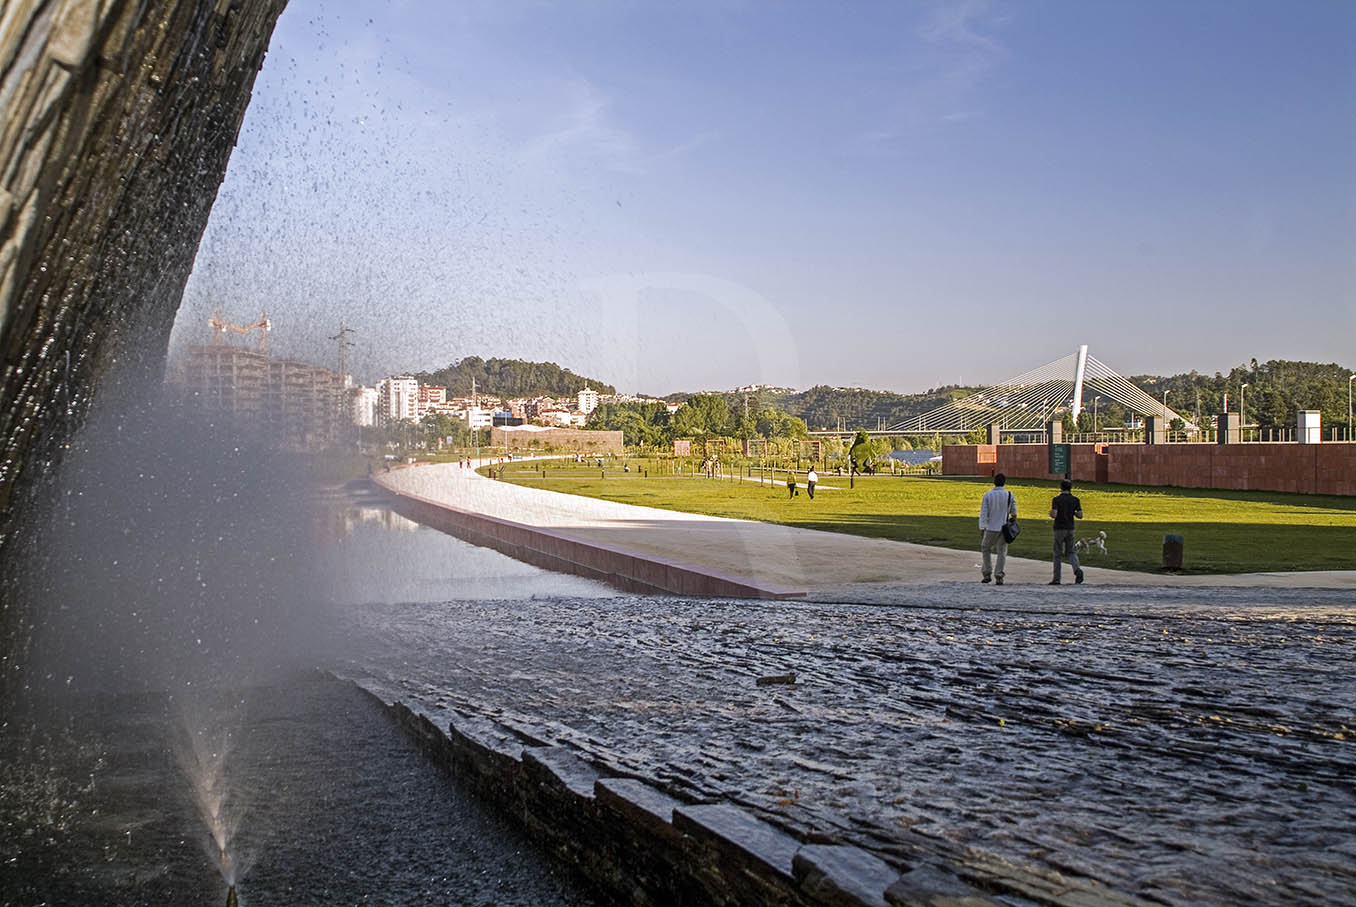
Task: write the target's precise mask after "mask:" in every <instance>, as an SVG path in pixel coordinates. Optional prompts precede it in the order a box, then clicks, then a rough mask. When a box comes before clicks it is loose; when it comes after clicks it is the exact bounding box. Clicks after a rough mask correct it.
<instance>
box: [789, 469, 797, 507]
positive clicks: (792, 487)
mask: <svg viewBox="0 0 1356 907" xmlns="http://www.w3.org/2000/svg"><path fill="white" fill-rule="evenodd" d="M798 494H800V492H799V491H797V490H796V474H795V473H794V472H792V471H791V470H789V469H788V470H787V471H786V497H787V500H790V499H791V498H794V497H795V496H796V495H798Z"/></svg>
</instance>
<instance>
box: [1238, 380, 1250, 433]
mask: <svg viewBox="0 0 1356 907" xmlns="http://www.w3.org/2000/svg"><path fill="white" fill-rule="evenodd" d="M1247 386H1248V383H1247V382H1246V381H1245V382H1243V383H1242V384H1240V385H1239V386H1238V440H1240V441H1242V440H1243V439H1244V438H1245V437H1246V436H1247V431H1248V417H1247V409H1245V408H1244V403H1246V402H1247V401H1246V400H1245V399H1244V397H1243V389H1244V388H1246V387H1247Z"/></svg>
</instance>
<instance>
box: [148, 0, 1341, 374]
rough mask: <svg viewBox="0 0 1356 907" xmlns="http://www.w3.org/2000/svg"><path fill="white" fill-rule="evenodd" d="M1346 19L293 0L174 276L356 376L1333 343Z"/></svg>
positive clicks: (1239, 354) (978, 358) (1017, 8)
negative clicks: (510, 367)
mask: <svg viewBox="0 0 1356 907" xmlns="http://www.w3.org/2000/svg"><path fill="white" fill-rule="evenodd" d="M1354 162H1356V4H1353V3H1350V2H1346V0H1342V2H1331V3H1329V2H1318V0H1307V2H1303V3H1282V2H1275V3H1273V2H1237V0H1235V2H1209V0H1194V2H1191V3H1177V2H1136V3H1130V2H1124V3H1111V2H1065V0H1059V2H1056V0H1029V2H1022V3H996V2H993V3H985V2H963V3H904V2H892V3H859V4H846V5H843V4H824V3H763V2H755V0H744V2H740V0H731V2H714V0H711V2H707V0H691V2H687V3H683V4H671V3H669V4H659V3H626V2H605V0H593V2H577V3H549V2H527V0H524V2H514V0H505V2H483V3H476V2H468V3H457V4H444V3H435V2H422V3H419V2H398V0H392V2H387V3H357V2H349V3H341V2H322V0H291V3H290V4H289V7H288V9H287V10H286V12H285V13H284V14H283V17H282V19H281V21H280V23H279V27H278V30H277V32H276V33H275V35H274V38H273V42H272V45H271V47H270V50H269V54H268V58H267V60H266V61H265V65H264V69H263V70H262V72H261V73H260V75H259V79H258V81H257V83H256V86H255V99H254V102H253V104H252V105H251V108H250V111H249V113H248V114H247V117H246V121H245V126H244V128H243V129H242V133H241V138H240V142H239V146H238V148H237V150H236V153H235V155H234V156H233V158H232V162H231V167H230V171H229V173H228V175H227V179H226V182H225V184H224V185H223V186H222V190H221V193H220V195H219V197H218V203H217V206H216V208H215V209H214V211H213V217H212V223H211V225H210V226H209V229H208V233H207V235H206V237H205V238H204V242H203V245H202V247H201V249H200V252H199V258H198V265H197V267H196V269H195V272H194V276H193V278H192V279H191V281H190V285H189V288H188V291H187V292H186V294H185V304H184V308H183V310H182V311H181V314H180V318H179V323H178V324H177V325H176V329H175V338H174V339H175V343H176V344H183V343H186V342H201V340H202V339H203V338H204V337H205V328H204V325H205V321H206V318H207V315H208V314H210V312H211V310H212V308H213V307H214V306H216V305H221V306H223V308H224V309H225V311H226V312H227V314H228V315H229V316H232V318H233V320H237V321H242V322H243V321H246V320H252V317H253V316H255V315H256V314H257V313H258V311H259V310H260V309H261V308H267V309H268V311H269V313H270V315H271V317H272V318H273V321H274V324H275V330H274V333H273V336H272V338H271V343H272V345H273V348H274V349H275V350H277V351H280V352H284V353H288V354H292V355H298V356H301V357H303V358H310V359H312V360H316V361H324V362H328V361H330V360H332V359H334V358H335V353H334V351H333V345H332V344H330V343H329V342H328V341H327V340H326V339H325V338H327V337H329V336H331V335H333V334H334V333H335V332H336V330H337V328H338V322H339V319H340V317H343V318H344V319H345V321H346V323H347V324H349V325H350V326H352V327H353V328H354V329H355V330H356V332H357V333H356V334H355V335H354V337H353V339H354V341H355V343H356V344H357V345H356V346H355V347H354V348H353V350H352V352H351V362H352V363H353V370H354V371H355V372H356V373H357V375H358V377H359V378H360V379H363V380H367V381H371V380H375V379H376V378H379V377H381V376H383V375H385V374H388V373H393V372H401V371H413V370H421V369H432V368H436V367H438V366H441V365H445V364H447V363H448V362H451V361H453V360H455V359H458V358H461V357H462V356H467V355H473V354H475V355H483V356H487V357H488V356H507V357H521V358H526V359H548V360H552V361H555V362H558V363H560V364H561V365H563V366H566V367H568V368H571V369H573V370H574V371H576V372H580V373H584V374H591V375H595V376H597V377H600V378H602V379H604V380H607V381H610V382H612V383H614V384H617V385H618V386H619V387H620V388H622V389H625V390H630V391H643V392H648V393H669V392H672V391H677V390H697V389H703V388H721V387H732V386H735V385H739V384H747V383H775V384H787V385H791V386H795V387H800V388H803V387H808V386H810V385H812V384H819V383H827V384H835V385H859V386H866V387H873V388H881V389H890V390H898V391H905V392H911V391H920V390H924V389H926V388H928V387H931V386H934V385H937V384H942V383H953V382H958V381H964V382H966V383H976V382H991V381H998V380H1001V379H1004V378H1007V377H1010V376H1012V375H1015V374H1018V373H1021V372H1024V371H1026V370H1028V369H1029V368H1032V367H1035V366H1037V365H1040V364H1041V363H1044V362H1046V361H1049V360H1053V359H1057V358H1060V357H1062V356H1064V355H1066V354H1068V353H1069V352H1072V351H1073V350H1074V349H1075V348H1076V347H1077V346H1078V345H1079V344H1080V343H1088V344H1090V346H1091V352H1092V353H1093V355H1095V356H1097V358H1099V359H1100V360H1102V361H1103V362H1105V363H1107V364H1108V365H1110V366H1112V367H1113V368H1115V369H1117V370H1118V371H1121V372H1122V373H1126V374H1138V373H1174V372H1178V371H1184V370H1190V369H1192V368H1196V369H1199V370H1201V371H1207V372H1208V371H1214V370H1227V369H1228V368H1229V367H1231V366H1233V365H1236V364H1240V363H1243V362H1246V361H1247V360H1248V359H1250V358H1254V357H1255V358H1257V359H1259V360H1266V359H1273V358H1291V359H1313V360H1319V361H1325V362H1326V361H1339V362H1344V363H1346V364H1348V365H1356V163H1354Z"/></svg>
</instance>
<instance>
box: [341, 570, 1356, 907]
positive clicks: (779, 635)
mask: <svg viewBox="0 0 1356 907" xmlns="http://www.w3.org/2000/svg"><path fill="white" fill-rule="evenodd" d="M836 591H837V592H838V593H840V594H842V595H844V596H848V597H845V598H842V599H841V600H839V601H835V602H825V603H813V602H811V603H786V602H779V603H757V602H720V601H688V600H682V599H667V598H665V599H660V598H631V597H614V598H610V599H580V598H573V599H550V598H542V599H535V600H530V601H512V600H501V601H455V602H441V603H428V602H423V603H408V602H407V603H403V604H401V603H382V604H362V605H353V606H351V607H350V608H349V610H348V614H349V615H350V618H351V619H350V621H349V623H350V624H351V626H352V629H354V630H355V631H356V632H355V633H353V634H352V637H351V638H352V640H353V643H354V645H355V648H354V649H353V650H352V654H351V655H350V658H349V666H348V669H347V670H348V672H349V673H351V674H353V675H355V676H356V677H357V678H359V679H360V680H361V681H362V682H364V683H365V684H367V685H368V686H369V687H371V688H373V689H374V690H375V691H377V692H379V693H381V694H382V695H383V696H385V697H387V698H392V699H395V698H399V699H402V700H405V701H407V702H409V703H411V704H412V705H417V706H420V707H422V708H424V709H425V710H427V711H429V712H430V713H433V714H437V713H439V712H447V713H450V711H451V710H460V711H464V712H467V713H473V714H480V715H485V716H488V717H491V718H494V719H496V720H498V721H501V722H503V723H505V724H508V725H511V726H514V727H516V728H518V729H520V730H522V731H524V732H526V733H528V734H530V735H532V736H534V737H536V738H540V739H543V740H547V741H550V742H556V743H560V744H564V745H569V746H573V747H575V748H577V749H578V750H580V751H583V752H585V753H587V754H589V755H590V756H592V757H593V758H595V759H597V760H598V761H600V762H602V763H604V764H606V765H609V766H611V767H612V768H614V769H616V770H618V771H622V772H625V773H631V774H637V775H640V776H643V777H647V778H651V779H656V780H659V781H661V782H663V783H666V784H668V785H670V786H671V787H673V788H674V789H676V790H679V791H682V792H686V793H689V794H695V795H700V796H713V795H718V796H722V797H726V798H729V799H732V800H734V801H737V802H740V803H743V804H746V805H748V806H750V807H753V808H755V809H756V810H758V811H760V812H762V813H763V814H764V815H766V816H769V817H770V818H773V819H774V820H775V821H780V822H781V823H782V824H784V825H788V826H790V827H792V828H795V829H798V830H800V831H802V832H816V831H817V832H826V833H830V834H833V835H835V836H837V837H840V838H844V839H848V840H851V841H854V842H856V843H859V844H861V845H863V846H865V847H868V848H869V849H872V850H874V851H876V852H878V853H881V854H884V855H887V856H890V855H892V856H894V857H896V858H899V859H900V860H905V859H907V856H908V855H909V854H917V852H918V851H919V850H920V849H922V850H932V851H933V852H939V853H946V854H950V855H951V856H953V857H957V856H959V858H961V859H964V858H965V855H966V854H975V853H978V854H982V855H984V856H986V857H996V858H999V859H1002V860H1007V861H1010V862H1012V863H1014V864H1017V865H1020V866H1027V867H1033V868H1036V869H1041V870H1046V871H1051V870H1053V871H1058V872H1062V873H1065V874H1069V875H1077V876H1084V877H1089V878H1092V879H1095V880H1098V881H1099V882H1101V883H1104V884H1106V885H1108V886H1111V887H1112V888H1114V889H1116V890H1119V891H1122V892H1125V893H1129V894H1135V895H1139V896H1141V897H1144V898H1147V899H1152V900H1160V901H1163V902H1167V903H1173V904H1237V903H1267V904H1277V905H1280V904H1331V903H1339V902H1345V903H1349V902H1350V901H1351V899H1352V897H1353V892H1354V891H1356V818H1353V817H1356V781H1354V780H1353V779H1354V778H1356V772H1354V771H1353V766H1356V748H1353V739H1352V737H1353V733H1354V732H1356V730H1354V729H1356V717H1354V716H1353V709H1354V708H1356V680H1354V679H1353V665H1354V664H1356V604H1353V603H1351V602H1350V601H1345V600H1344V599H1346V598H1347V597H1348V595H1347V593H1345V592H1342V591H1322V590H1308V591H1306V590H1285V589H1246V588H1241V589H1240V588H1235V589H1227V590H1226V589H1220V590H1194V589H1193V590H1186V589H1177V590H1169V589H1155V590H1137V589H1134V588H1129V587H1118V588H1114V589H1113V588H1101V589H1090V588H1087V587H1078V588H1076V589H1059V590H1049V589H1044V588H1036V587H1027V588H1023V587H1005V588H1004V589H1002V590H993V589H989V588H987V587H984V588H981V587H978V585H977V584H971V583H967V584H937V585H933V586H924V587H919V586H912V587H910V588H908V589H893V590H891V589H881V588H879V587H872V588H871V589H866V588H862V589H857V590H852V589H849V588H842V589H839V590H836ZM854 591H855V592H857V593H861V594H860V595H857V596H856V597H857V598H858V599H863V600H865V599H870V600H873V602H874V603H872V604H863V603H861V602H860V601H852V600H851V597H852V594H853V593H854ZM990 593H997V594H990ZM1069 593H1073V594H1069ZM890 602H892V603H890ZM976 605H982V607H976ZM788 672H794V673H795V674H796V678H797V680H796V683H795V684H794V685H782V684H774V685H763V686H760V685H758V684H757V682H756V681H757V679H758V678H759V677H762V676H767V675H778V674H784V673H788Z"/></svg>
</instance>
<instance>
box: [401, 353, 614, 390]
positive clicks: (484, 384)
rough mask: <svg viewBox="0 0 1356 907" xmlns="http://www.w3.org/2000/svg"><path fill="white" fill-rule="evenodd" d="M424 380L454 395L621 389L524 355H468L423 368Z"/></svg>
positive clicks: (421, 376)
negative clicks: (428, 369)
mask: <svg viewBox="0 0 1356 907" xmlns="http://www.w3.org/2000/svg"><path fill="white" fill-rule="evenodd" d="M414 377H415V378H416V379H418V381H419V383H420V384H432V385H442V386H443V387H446V388H447V389H448V392H449V394H450V395H451V396H454V397H464V396H467V395H469V394H470V393H471V381H472V379H474V380H475V386H476V390H477V391H478V392H479V393H482V394H488V395H489V396H493V397H573V396H574V395H576V394H578V393H579V392H580V391H581V390H583V388H584V386H585V385H587V386H589V387H591V388H593V389H594V390H596V391H597V392H598V393H600V394H615V393H616V392H617V389H616V388H615V387H613V386H612V385H611V384H606V383H604V382H602V381H599V380H598V379H596V378H588V377H585V376H583V375H576V374H575V373H574V372H572V371H570V370H569V369H567V368H561V367H560V366H559V365H556V364H555V363H554V362H528V361H525V360H523V359H482V358H480V357H479V356H467V357H466V358H465V359H458V360H457V361H456V362H453V363H452V364H451V365H448V366H446V367H445V368H440V369H438V370H436V371H432V372H419V373H418V374H416V375H415V376H414Z"/></svg>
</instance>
